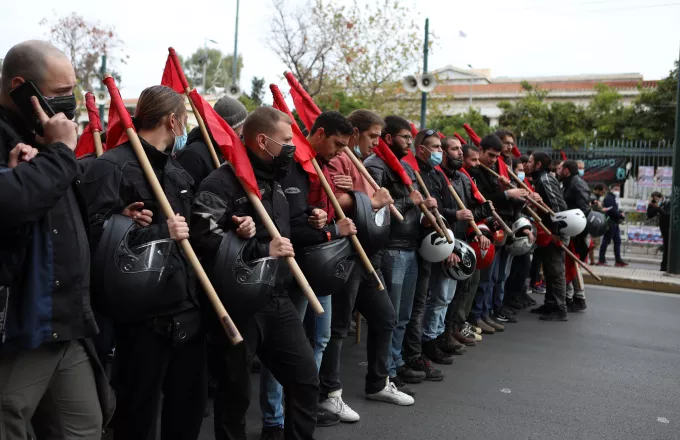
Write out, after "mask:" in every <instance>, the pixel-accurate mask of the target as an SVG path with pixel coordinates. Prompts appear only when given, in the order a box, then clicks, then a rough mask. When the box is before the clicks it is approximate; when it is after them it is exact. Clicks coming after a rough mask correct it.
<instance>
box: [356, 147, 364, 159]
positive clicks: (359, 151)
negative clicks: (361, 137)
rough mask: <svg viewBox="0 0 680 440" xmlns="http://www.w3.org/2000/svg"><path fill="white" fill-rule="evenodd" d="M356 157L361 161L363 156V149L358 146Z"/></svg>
mask: <svg viewBox="0 0 680 440" xmlns="http://www.w3.org/2000/svg"><path fill="white" fill-rule="evenodd" d="M354 155H355V156H356V157H357V158H358V159H361V158H362V157H363V155H362V154H361V149H360V148H359V146H358V145H355V146H354Z"/></svg>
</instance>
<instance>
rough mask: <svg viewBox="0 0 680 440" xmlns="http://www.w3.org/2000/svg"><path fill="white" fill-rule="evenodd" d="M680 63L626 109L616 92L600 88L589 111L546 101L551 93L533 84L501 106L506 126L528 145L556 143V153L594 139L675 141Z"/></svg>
mask: <svg viewBox="0 0 680 440" xmlns="http://www.w3.org/2000/svg"><path fill="white" fill-rule="evenodd" d="M677 84H678V63H677V61H676V63H675V68H674V69H673V70H672V71H671V72H670V75H669V76H668V78H665V79H663V80H661V81H659V83H658V86H657V88H656V89H654V90H649V89H642V87H641V86H640V95H639V97H638V98H637V99H636V100H635V102H634V103H633V105H632V106H625V105H624V104H623V100H622V97H621V95H620V94H619V92H618V91H616V90H615V89H613V88H611V87H609V86H607V85H604V84H598V85H596V86H595V91H596V93H595V95H594V96H593V98H592V100H591V101H590V103H589V104H588V106H586V107H579V106H577V105H576V104H574V103H570V102H553V103H551V104H549V103H547V102H546V97H547V92H545V91H542V90H540V89H538V88H537V87H535V86H532V85H530V84H528V83H526V82H525V83H522V88H523V89H524V90H526V91H527V92H528V93H527V94H526V95H525V96H524V97H523V98H522V99H520V100H519V101H517V102H515V103H511V102H509V101H502V102H500V103H499V104H498V107H499V108H500V109H501V111H502V114H501V117H500V119H499V123H500V126H501V127H504V128H508V129H510V130H512V131H514V132H515V133H516V134H517V135H518V137H519V138H521V139H523V140H524V141H527V142H540V141H545V140H548V139H551V140H552V141H553V142H552V144H553V146H554V148H556V149H563V148H578V147H579V146H581V145H584V143H586V142H588V141H592V140H593V139H595V138H599V139H625V140H648V141H657V140H661V139H672V138H673V136H674V127H675V102H676V97H675V95H676V93H677V91H676V88H677Z"/></svg>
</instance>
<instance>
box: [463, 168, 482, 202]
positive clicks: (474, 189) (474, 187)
mask: <svg viewBox="0 0 680 440" xmlns="http://www.w3.org/2000/svg"><path fill="white" fill-rule="evenodd" d="M458 171H460V172H461V173H463V174H465V175H466V176H467V177H468V179H470V184H471V186H472V196H473V197H474V198H475V200H477V201H478V202H479V203H484V202H485V201H486V199H485V198H484V196H483V195H482V193H480V192H479V188H477V184H476V183H475V180H474V179H473V178H472V177H471V176H470V173H468V172H467V170H466V169H465V168H461V169H460V170H458Z"/></svg>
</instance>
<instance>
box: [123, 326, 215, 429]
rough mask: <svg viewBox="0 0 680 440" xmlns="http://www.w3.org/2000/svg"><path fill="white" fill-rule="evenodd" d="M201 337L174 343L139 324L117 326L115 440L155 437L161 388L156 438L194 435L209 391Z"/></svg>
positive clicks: (203, 345) (201, 419)
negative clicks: (158, 429)
mask: <svg viewBox="0 0 680 440" xmlns="http://www.w3.org/2000/svg"><path fill="white" fill-rule="evenodd" d="M204 336H205V335H204V334H203V332H199V333H198V334H196V335H195V336H193V337H192V338H191V339H190V340H188V341H186V342H183V343H181V344H180V345H175V344H173V341H172V340H171V339H170V337H168V336H166V335H160V334H159V333H156V332H155V331H154V330H153V329H151V328H150V327H149V326H148V325H146V324H143V323H140V324H124V325H121V326H118V327H117V328H116V357H117V359H118V360H117V364H118V365H117V369H116V371H117V374H116V381H115V389H116V393H117V395H118V402H117V408H116V413H115V417H114V420H115V422H114V424H113V428H114V432H115V438H116V440H155V439H156V438H158V437H157V434H156V431H157V426H156V425H157V421H158V410H159V405H160V402H161V393H162V394H163V408H162V409H161V436H160V438H161V439H162V440H171V439H177V440H192V439H196V438H198V435H199V433H200V431H201V423H202V422H203V412H204V410H205V405H206V400H207V393H208V389H207V371H206V353H205V337H204Z"/></svg>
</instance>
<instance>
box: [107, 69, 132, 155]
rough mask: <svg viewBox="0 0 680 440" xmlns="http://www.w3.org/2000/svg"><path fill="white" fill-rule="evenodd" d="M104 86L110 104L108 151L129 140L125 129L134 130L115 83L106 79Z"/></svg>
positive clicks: (110, 79) (111, 79)
mask: <svg viewBox="0 0 680 440" xmlns="http://www.w3.org/2000/svg"><path fill="white" fill-rule="evenodd" d="M104 84H105V85H106V87H107V88H108V89H109V95H110V96H111V102H110V103H109V122H108V127H107V128H106V149H107V150H110V149H112V148H115V147H117V146H118V145H120V144H124V143H125V142H127V141H128V140H129V139H128V137H127V134H125V130H126V129H127V128H134V125H133V124H132V118H131V117H130V112H128V111H127V109H126V108H125V104H123V98H121V96H120V91H119V90H118V87H116V82H115V81H114V80H113V78H106V79H105V80H104Z"/></svg>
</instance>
